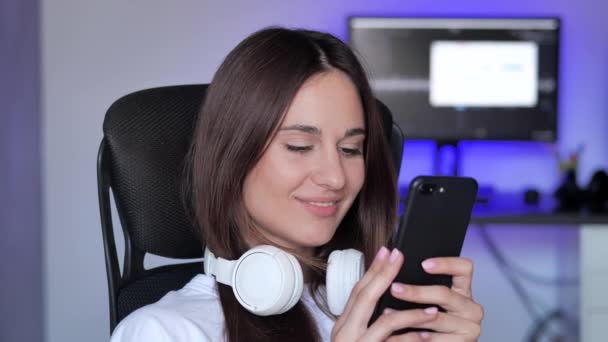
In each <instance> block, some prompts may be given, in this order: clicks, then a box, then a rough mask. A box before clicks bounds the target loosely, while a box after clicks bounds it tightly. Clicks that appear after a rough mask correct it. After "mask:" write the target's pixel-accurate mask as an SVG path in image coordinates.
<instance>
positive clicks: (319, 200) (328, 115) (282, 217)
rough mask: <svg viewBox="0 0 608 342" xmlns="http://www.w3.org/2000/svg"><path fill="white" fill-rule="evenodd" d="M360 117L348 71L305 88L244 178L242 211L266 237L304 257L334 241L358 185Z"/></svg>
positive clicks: (315, 78)
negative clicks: (331, 240)
mask: <svg viewBox="0 0 608 342" xmlns="http://www.w3.org/2000/svg"><path fill="white" fill-rule="evenodd" d="M363 115H364V114H363V107H362V105H361V100H360V98H359V95H358V93H357V90H356V88H355V85H354V84H353V83H352V81H351V80H350V79H349V77H348V76H347V75H346V74H344V73H342V72H340V71H336V70H331V71H327V72H324V73H322V74H318V75H315V76H313V77H311V78H310V79H309V80H307V81H306V82H305V83H304V84H303V86H302V88H301V89H300V90H299V91H298V93H297V94H296V96H295V98H294V99H293V102H292V104H291V106H290V107H289V109H288V111H287V113H286V115H285V117H284V119H283V122H282V123H281V126H280V127H279V131H278V132H277V134H276V135H275V137H274V138H273V139H272V140H271V141H270V143H269V145H268V147H267V149H266V151H265V152H264V154H263V155H262V157H261V159H260V160H259V161H258V163H257V164H256V165H255V167H254V168H253V169H252V170H251V172H250V173H249V174H248V175H247V177H246V178H245V183H244V189H243V196H244V202H245V207H246V209H247V211H248V213H249V214H250V216H251V218H252V219H253V223H254V225H255V226H256V228H257V229H258V230H259V232H261V233H262V234H263V235H264V237H266V238H267V239H269V240H270V241H272V242H274V243H276V244H277V245H279V246H283V247H288V248H293V249H296V250H299V251H300V252H302V253H305V254H308V255H310V254H312V252H313V250H314V247H317V246H321V245H323V244H325V243H327V242H328V241H329V240H330V239H331V238H332V236H333V235H334V233H335V231H336V229H337V227H338V225H339V224H340V221H341V220H342V218H343V217H344V215H345V214H346V212H347V211H348V209H349V208H350V206H351V205H352V203H353V201H354V200H355V197H356V196H357V194H358V193H359V190H360V189H361V186H362V185H363V179H364V177H365V166H364V159H363V145H364V140H365V121H364V116H363ZM249 242H250V243H251V244H253V245H255V244H256V242H255V241H249Z"/></svg>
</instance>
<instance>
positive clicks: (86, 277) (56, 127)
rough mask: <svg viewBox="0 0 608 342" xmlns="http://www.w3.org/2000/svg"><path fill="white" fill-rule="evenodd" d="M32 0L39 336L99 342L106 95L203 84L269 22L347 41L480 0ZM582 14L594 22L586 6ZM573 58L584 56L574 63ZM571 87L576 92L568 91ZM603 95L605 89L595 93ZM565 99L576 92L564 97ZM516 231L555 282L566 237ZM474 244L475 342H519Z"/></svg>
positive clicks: (525, 250) (507, 292)
mask: <svg viewBox="0 0 608 342" xmlns="http://www.w3.org/2000/svg"><path fill="white" fill-rule="evenodd" d="M587 1H591V0H587ZM583 2H585V1H583ZM41 3H42V60H43V92H44V94H43V110H44V117H43V118H44V120H43V139H44V149H43V164H44V168H43V181H44V202H45V204H44V212H45V216H44V221H45V234H44V257H45V258H44V267H45V296H46V311H45V314H46V332H45V335H46V340H47V341H48V342H71V341H104V340H107V338H108V300H107V286H106V276H105V266H104V262H103V248H102V242H101V230H100V224H99V212H98V207H97V194H96V191H97V189H96V170H95V162H96V153H97V148H98V144H99V141H100V139H101V137H102V131H101V125H102V121H103V117H104V114H105V111H106V109H107V108H108V107H109V105H110V104H111V103H112V102H113V101H114V100H115V99H117V98H118V97H120V96H122V95H124V94H126V93H128V92H131V91H134V90H139V89H143V88H146V87H154V86H161V85H169V84H181V83H203V82H208V81H209V80H210V79H211V77H212V75H213V73H214V71H215V70H216V68H217V66H218V65H219V63H220V62H221V60H222V58H223V57H224V56H225V55H226V54H227V52H228V51H229V50H230V49H231V48H233V47H234V46H235V45H236V44H237V43H238V42H239V41H240V40H241V39H242V38H244V37H245V36H246V35H247V34H249V33H251V32H253V31H254V30H257V29H259V28H262V27H264V26H267V25H271V24H280V25H287V26H298V27H309V28H314V29H319V30H327V31H330V32H333V33H336V34H338V35H339V36H341V37H345V32H346V19H345V18H346V16H347V15H349V14H363V13H371V14H393V15H395V14H400V13H421V12H422V13H424V11H426V13H437V14H444V15H445V14H462V13H464V12H463V11H464V10H465V9H467V8H468V9H469V10H468V12H466V13H467V14H484V11H482V10H483V9H484V6H483V4H485V2H479V1H477V2H476V1H462V2H454V3H453V2H448V1H446V2H443V1H441V2H439V1H438V2H432V3H433V5H431V2H429V1H422V0H420V1H409V2H404V1H378V2H374V3H373V4H372V3H371V2H367V1H339V0H331V1H325V2H324V4H323V5H321V4H320V2H319V3H318V4H316V5H315V4H313V3H311V2H310V1H278V0H277V1H246V0H239V1H235V0H233V1H222V2H219V1H218V2H212V1H200V0H173V1H166V0H146V1H144V0H130V1H125V0H120V1H118V0H105V1H91V0H88V1H87V0H79V1H77V0H42V2H41ZM550 4H553V2H552V1H548V0H547V1H545V2H543V1H540V2H539V3H533V4H530V3H529V2H527V1H523V0H522V1H515V4H514V5H497V6H502V8H500V9H498V10H494V11H491V12H488V14H497V13H507V14H514V13H516V14H517V13H519V14H526V13H529V12H531V13H533V14H554V13H567V12H568V13H569V8H568V5H566V4H565V3H563V4H562V3H558V4H556V5H555V6H560V7H559V8H557V9H553V8H552V6H551V5H550ZM440 6H445V10H443V11H440V10H439V8H440ZM509 6H511V7H509ZM585 6H587V7H590V6H591V5H585ZM587 7H586V8H587ZM520 8H523V9H525V11H524V10H520ZM526 11H527V12H526ZM546 11H550V12H549V13H546ZM587 12H588V13H591V14H589V15H593V13H592V11H591V10H588V11H587ZM593 18H596V19H597V20H595V21H593V23H594V25H596V24H597V25H599V23H600V19H598V18H600V16H599V15H595V17H593ZM580 23H583V20H580ZM571 27H572V26H571ZM592 29H594V28H592ZM599 29H600V28H598V29H595V30H596V31H597V30H599ZM601 29H604V26H601ZM579 30H581V29H580V28H579ZM595 43H596V42H594V44H595ZM568 44H569V48H573V47H574V46H575V44H579V43H574V41H573V40H572V41H570V42H569V43H568ZM591 45H593V44H591V43H590V44H589V46H591ZM579 46H580V45H579ZM593 46H595V45H593ZM602 46H603V47H604V48H605V47H606V45H605V44H604V45H602ZM602 51H603V50H602ZM600 52H601V51H600ZM603 56H604V57H606V54H604V55H603ZM569 58H570V62H575V58H574V57H572V56H570V57H569ZM580 61H583V62H584V61H586V60H585V59H584V58H583V57H581V59H580ZM603 61H605V59H603ZM575 64H576V63H573V65H572V66H570V69H569V72H570V74H571V75H573V74H574V73H575V72H576V70H575V69H574V68H575ZM585 70H587V69H585ZM604 70H606V69H604ZM589 77H594V76H592V75H591V76H589ZM604 78H606V77H604ZM573 79H574V77H573ZM577 79H579V78H577ZM580 79H584V78H582V76H581V78H580ZM607 83H608V82H604V83H603V85H606V84H607ZM570 87H572V88H571V90H572V89H574V86H570ZM606 88H607V87H604V88H603V89H604V92H605V89H606ZM570 94H571V95H577V94H581V92H577V91H575V90H572V91H571V93H570ZM593 94H594V95H597V96H599V91H598V90H595V91H594V93H593ZM577 101H578V102H580V103H583V102H582V100H576V99H575V100H570V102H569V104H568V109H572V108H573V107H576V106H575V105H574V103H576V102H577ZM593 106H594V104H590V105H587V106H586V107H581V108H583V109H585V108H586V109H585V110H596V109H597V108H600V109H607V107H608V104H602V105H597V103H596V104H595V107H593ZM590 108H591V109H590ZM570 115H572V116H571V117H570V119H569V120H567V122H568V123H574V124H576V123H578V122H579V120H580V119H577V118H575V117H574V115H578V114H575V113H573V114H570ZM604 126H605V125H604ZM600 132H603V130H602V131H600V130H595V131H593V130H592V131H591V132H589V134H592V136H600ZM583 135H584V134H580V135H572V134H570V133H569V134H567V137H566V138H567V140H566V142H569V143H572V142H574V143H577V142H578V141H579V140H577V139H578V138H579V136H583ZM602 146H603V145H602ZM602 146H600V147H593V149H595V151H596V152H595V155H600V154H601V156H602V158H604V157H605V156H606V155H608V152H606V147H602ZM591 160H592V163H591V164H588V165H592V166H596V165H597V163H598V161H597V158H596V159H593V158H592V159H591ZM543 167H545V168H546V169H550V167H549V166H543ZM551 167H552V166H551ZM508 177H509V176H508V175H505V176H504V179H497V180H496V181H497V182H499V183H500V182H503V181H505V180H506V183H507V184H508V185H509V186H511V187H517V186H518V185H521V184H522V183H521V182H523V181H526V180H522V179H519V178H518V179H516V180H513V179H508ZM518 182H520V183H518ZM521 232H522V233H517V234H516V235H515V237H514V235H513V234H511V235H508V234H507V235H506V237H505V234H506V233H504V231H500V232H499V234H500V236H502V237H504V238H502V239H501V240H503V241H504V243H505V244H506V245H505V246H507V248H508V249H509V251H510V252H512V253H513V254H514V255H515V256H518V258H516V260H518V261H520V262H521V263H522V264H524V265H526V266H533V267H534V269H541V270H542V271H543V272H546V273H547V274H549V275H554V274H555V273H556V269H557V268H558V267H557V266H556V258H555V254H556V253H557V251H556V247H555V246H554V245H552V244H550V243H546V241H551V239H552V237H553V236H557V237H559V236H564V235H563V234H568V233H563V232H562V230H560V229H553V230H551V229H549V230H545V231H543V232H542V233H541V232H539V231H538V230H535V229H527V230H526V229H523V230H522V231H521ZM521 234H524V235H525V234H528V235H526V238H525V240H526V241H527V242H526V243H521V242H518V241H514V240H516V239H519V237H520V236H524V235H521ZM560 234H561V235H560ZM118 236H120V235H118ZM547 236H548V237H549V238H547ZM565 236H567V235H565ZM476 241H478V238H477V237H476V232H475V231H473V233H472V234H471V235H470V237H469V239H468V240H467V247H466V249H465V254H467V255H470V256H473V257H475V258H476V259H477V260H478V267H477V275H476V279H475V293H476V296H477V299H478V300H479V301H480V302H482V303H483V304H485V305H486V308H487V309H488V317H487V318H486V326H485V332H484V338H483V339H482V340H484V341H516V340H520V339H521V337H522V336H523V335H524V334H525V333H526V329H527V328H528V324H529V321H528V320H527V318H526V314H525V312H524V311H523V309H522V307H521V304H519V302H518V301H517V299H516V298H515V297H514V294H513V293H512V291H511V289H510V288H509V287H508V286H507V285H506V284H505V283H504V281H503V280H502V279H503V278H502V276H501V275H500V273H498V271H497V270H495V266H494V265H493V264H492V262H491V261H490V260H489V259H488V254H487V253H486V252H485V250H484V249H483V247H481V244H480V243H479V242H476ZM535 241H538V242H539V244H535V243H534V242H535ZM540 242H543V243H540ZM530 264H532V265H530ZM540 292H541V291H539V293H540ZM538 296H539V297H542V299H543V300H545V301H548V302H554V301H555V299H554V297H555V290H550V291H544V292H542V294H539V295H538ZM507 316H508V318H506V317H507Z"/></svg>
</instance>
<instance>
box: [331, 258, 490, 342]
mask: <svg viewBox="0 0 608 342" xmlns="http://www.w3.org/2000/svg"><path fill="white" fill-rule="evenodd" d="M402 264H403V255H402V254H401V253H400V252H399V251H398V250H396V249H395V250H393V252H392V253H390V255H389V252H388V250H387V249H386V248H384V247H383V248H382V249H381V250H380V251H379V252H378V254H377V255H376V258H375V259H374V261H373V262H372V265H371V266H370V268H369V270H368V271H367V272H366V273H365V275H364V276H363V278H362V279H361V280H360V281H359V282H358V283H357V285H356V286H355V288H354V289H353V291H352V293H351V295H350V297H349V300H348V302H347V304H346V308H345V309H344V313H343V314H342V315H341V316H340V318H339V319H338V320H337V321H336V324H335V325H334V328H333V330H332V341H335V342H341V341H384V340H387V339H388V341H438V342H443V341H446V342H448V341H477V339H478V338H479V335H480V333H481V320H482V318H483V308H482V306H481V305H479V304H477V303H475V302H474V301H473V299H472V296H471V282H472V278H473V263H472V262H471V261H470V260H467V259H465V258H433V259H428V260H426V261H425V262H424V263H423V265H422V266H423V268H424V269H425V270H426V271H427V272H428V273H431V274H447V275H451V276H452V288H447V287H445V286H440V285H438V286H414V285H405V284H397V283H395V284H392V283H393V280H394V278H395V277H396V275H397V273H398V272H399V269H400V268H401V265H402ZM391 284H392V285H391ZM389 286H391V293H392V295H393V296H394V297H395V298H398V299H403V300H407V301H409V302H418V303H426V304H436V305H440V306H442V307H443V308H444V309H445V310H446V312H445V313H443V312H437V309H436V308H434V307H433V308H428V309H426V310H421V309H416V310H403V311H392V310H385V312H384V313H383V314H382V315H381V316H380V317H379V318H378V319H377V320H376V321H375V322H374V323H373V324H372V325H371V326H370V327H368V326H367V324H368V322H369V319H370V317H371V315H372V313H373V311H374V308H375V306H376V302H377V301H378V299H379V298H380V297H381V296H382V294H383V293H384V291H385V290H386V289H387V288H388V287H389ZM408 327H411V328H426V329H432V330H434V331H435V332H419V333H416V332H411V333H407V334H403V335H398V336H390V335H391V333H392V332H394V331H397V330H400V329H403V328H408Z"/></svg>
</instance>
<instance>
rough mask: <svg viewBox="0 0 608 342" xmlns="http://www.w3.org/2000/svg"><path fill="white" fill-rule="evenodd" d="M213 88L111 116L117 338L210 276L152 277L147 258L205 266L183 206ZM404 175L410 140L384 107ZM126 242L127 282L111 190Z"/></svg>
mask: <svg viewBox="0 0 608 342" xmlns="http://www.w3.org/2000/svg"><path fill="white" fill-rule="evenodd" d="M206 90H207V85H180V86H169V87H161V88H153V89H147V90H141V91H137V92H134V93H131V94H129V95H126V96H124V97H122V98H120V99H118V100H117V101H116V102H114V104H112V106H111V107H110V108H109V109H108V112H107V113H106V116H105V120H104V123H103V132H104V138H103V140H102V141H101V145H100V147H99V155H98V160H97V186H98V194H99V208H100V214H101V228H102V233H103V243H104V250H105V260H106V271H107V275H108V289H109V295H110V331H113V330H114V328H115V327H116V325H117V324H118V322H120V321H121V320H122V319H123V318H124V317H126V316H127V315H128V314H129V313H131V312H132V311H134V310H135V309H137V308H139V307H142V306H144V305H146V304H150V303H154V302H156V301H158V300H159V299H160V298H161V297H163V296H164V295H165V294H166V293H167V292H169V291H171V290H176V289H179V288H181V287H183V286H184V285H185V284H186V283H187V282H188V281H189V280H190V279H192V277H194V275H196V274H197V273H200V272H202V271H203V265H202V263H201V262H190V263H182V264H175V265H166V266H161V267H156V268H153V269H149V270H146V269H145V268H144V255H145V254H146V253H151V254H155V255H159V256H163V257H168V258H175V259H194V258H201V257H202V254H203V250H202V246H203V243H202V237H201V236H200V229H198V228H197V227H196V225H195V224H194V223H193V222H192V221H191V220H189V216H188V215H187V214H186V209H185V207H184V201H183V200H182V196H181V195H182V184H181V182H182V179H183V170H184V159H185V156H186V153H187V151H188V149H189V146H190V141H191V138H192V135H193V132H194V127H195V125H196V118H197V115H198V111H199V108H200V106H201V103H202V101H203V99H204V96H205V92H206ZM378 104H379V107H380V109H381V112H382V114H383V121H384V125H385V128H387V132H388V136H387V139H389V141H390V144H391V148H392V156H393V159H394V160H395V161H396V163H395V168H396V170H397V173H398V172H399V168H400V165H401V154H402V152H403V133H402V132H401V130H400V128H399V127H398V126H397V124H396V123H394V122H393V120H392V116H391V113H390V111H389V110H388V108H387V107H386V106H385V105H384V104H382V103H380V102H379V101H378ZM110 189H112V194H113V195H114V200H115V201H114V202H115V204H116V209H117V212H118V216H119V219H120V223H121V226H122V231H123V233H124V239H125V255H124V265H123V271H122V274H121V272H120V268H119V264H118V256H117V252H116V243H115V240H114V233H113V227H112V216H111V204H110V196H109V190H110Z"/></svg>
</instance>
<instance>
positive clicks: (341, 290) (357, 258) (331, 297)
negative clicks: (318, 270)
mask: <svg viewBox="0 0 608 342" xmlns="http://www.w3.org/2000/svg"><path fill="white" fill-rule="evenodd" d="M363 273H365V258H364V257H363V253H361V252H359V251H357V250H355V249H346V250H340V251H333V252H331V254H330V255H329V259H328V262H327V274H326V279H325V286H326V288H327V304H328V306H329V311H331V313H332V314H334V315H336V316H339V315H341V314H342V312H343V311H344V307H345V306H346V302H348V298H349V297H350V293H351V292H352V290H353V288H354V287H355V285H356V284H357V282H358V281H359V280H360V279H361V278H362V277H363Z"/></svg>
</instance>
